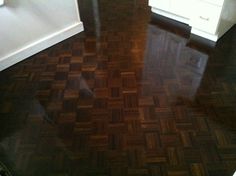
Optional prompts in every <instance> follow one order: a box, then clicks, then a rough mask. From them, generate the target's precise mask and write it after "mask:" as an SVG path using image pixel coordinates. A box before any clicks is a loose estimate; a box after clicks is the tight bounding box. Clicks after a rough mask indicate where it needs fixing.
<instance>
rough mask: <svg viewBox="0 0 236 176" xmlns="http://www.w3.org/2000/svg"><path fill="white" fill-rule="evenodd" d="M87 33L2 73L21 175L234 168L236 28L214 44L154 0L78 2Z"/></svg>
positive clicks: (10, 149)
mask: <svg viewBox="0 0 236 176" xmlns="http://www.w3.org/2000/svg"><path fill="white" fill-rule="evenodd" d="M79 4H80V11H81V17H82V20H83V22H84V24H85V32H83V33H82V34H79V35H76V36H74V37H72V38H70V39H68V40H66V41H64V42H62V43H59V44H57V45H56V46H54V47H51V48H49V49H47V50H45V51H42V52H41V53H39V54H37V55H35V56H33V57H31V58H28V59H26V60H25V61H23V62H21V63H18V64H16V65H14V66H12V67H11V68H9V69H7V70H5V71H2V72H1V73H0V92H1V93H0V161H1V162H4V164H5V165H7V166H8V167H9V168H10V170H11V171H12V172H13V173H14V174H15V175H19V176H21V175H22V176H37V175H40V176H42V175H48V176H59V175H60V176H68V175H69V176H78V175H79V176H95V175H96V176H99V175H103V176H105V175H106V176H121V175H123V176H138V175H140V176H141V175H142V176H146V175H147V176H150V175H151V176H232V175H233V172H234V171H235V170H236V130H235V128H236V121H235V117H236V111H235V108H236V84H235V83H236V77H235V73H236V72H235V70H236V55H235V51H236V50H235V47H236V29H235V27H234V28H232V30H231V31H230V32H229V33H227V34H226V35H225V36H224V37H223V38H222V39H221V40H220V41H219V42H218V43H217V45H216V46H215V47H214V48H212V47H210V48H208V47H206V46H205V45H199V43H195V42H194V41H192V40H189V28H188V27H187V26H185V25H180V24H173V22H172V21H170V20H167V19H164V18H163V17H160V16H155V15H154V17H152V20H151V22H149V21H150V19H151V18H150V9H149V8H148V6H147V1H146V0H133V1H127V0H113V1H108V0H100V1H92V0H86V1H85V0H79Z"/></svg>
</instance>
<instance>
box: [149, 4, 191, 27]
mask: <svg viewBox="0 0 236 176" xmlns="http://www.w3.org/2000/svg"><path fill="white" fill-rule="evenodd" d="M151 10H152V12H153V13H157V14H159V15H162V16H165V17H168V18H171V19H174V20H176V21H180V22H182V23H185V24H189V21H190V20H189V19H187V18H184V17H181V16H178V15H176V14H172V13H170V12H166V11H164V10H161V9H157V8H155V7H152V8H151Z"/></svg>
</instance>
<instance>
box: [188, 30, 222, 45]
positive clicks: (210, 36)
mask: <svg viewBox="0 0 236 176" xmlns="http://www.w3.org/2000/svg"><path fill="white" fill-rule="evenodd" d="M191 34H195V35H198V36H201V37H203V38H206V39H208V40H211V41H213V42H216V41H217V40H218V38H219V36H218V35H213V34H209V33H207V32H204V31H201V30H198V29H196V28H193V27H192V29H191Z"/></svg>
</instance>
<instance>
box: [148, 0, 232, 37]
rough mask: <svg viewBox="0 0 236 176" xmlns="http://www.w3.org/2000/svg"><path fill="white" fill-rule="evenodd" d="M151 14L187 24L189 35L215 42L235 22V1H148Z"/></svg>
mask: <svg viewBox="0 0 236 176" xmlns="http://www.w3.org/2000/svg"><path fill="white" fill-rule="evenodd" d="M149 5H150V6H151V7H152V12H154V13H157V14H160V15H163V16H166V17H168V18H172V19H174V20H177V21H180V22H183V23H187V24H189V25H190V26H191V27H192V30H191V33H193V34H195V35H199V36H201V37H204V38H207V39H209V40H212V41H217V40H218V39H219V38H220V37H221V36H222V35H223V34H224V33H225V32H227V31H228V30H229V29H230V28H231V27H232V26H233V25H234V24H235V22H236V13H235V9H236V0H149Z"/></svg>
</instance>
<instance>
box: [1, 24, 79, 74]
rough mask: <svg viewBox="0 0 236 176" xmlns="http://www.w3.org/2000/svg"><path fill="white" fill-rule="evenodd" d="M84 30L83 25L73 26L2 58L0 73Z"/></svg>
mask: <svg viewBox="0 0 236 176" xmlns="http://www.w3.org/2000/svg"><path fill="white" fill-rule="evenodd" d="M83 30H84V27H83V23H82V22H79V23H76V24H73V25H71V26H69V27H67V28H65V29H63V30H60V31H58V32H55V33H53V34H51V35H49V36H47V37H44V38H42V39H40V40H38V41H36V42H33V43H31V44H29V45H27V46H25V47H23V48H21V49H19V50H17V51H15V52H14V53H11V54H9V55H7V56H5V57H3V58H0V71H2V70H4V69H6V68H8V67H10V66H12V65H14V64H16V63H18V62H20V61H22V60H24V59H26V58H28V57H30V56H32V55H34V54H36V53H38V52H40V51H42V50H44V49H46V48H49V47H51V46H53V45H55V44H57V43H59V42H61V41H63V40H65V39H67V38H69V37H71V36H73V35H75V34H78V33H79V32H82V31H83Z"/></svg>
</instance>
